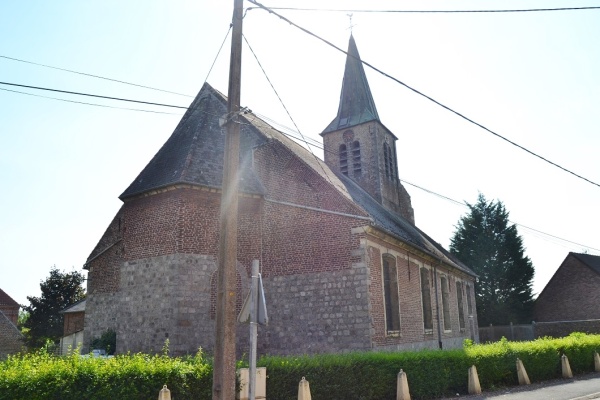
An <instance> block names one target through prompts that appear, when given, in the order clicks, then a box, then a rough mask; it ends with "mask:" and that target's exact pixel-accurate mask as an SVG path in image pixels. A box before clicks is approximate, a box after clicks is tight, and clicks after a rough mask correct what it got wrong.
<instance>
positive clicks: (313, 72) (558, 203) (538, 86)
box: [0, 0, 600, 304]
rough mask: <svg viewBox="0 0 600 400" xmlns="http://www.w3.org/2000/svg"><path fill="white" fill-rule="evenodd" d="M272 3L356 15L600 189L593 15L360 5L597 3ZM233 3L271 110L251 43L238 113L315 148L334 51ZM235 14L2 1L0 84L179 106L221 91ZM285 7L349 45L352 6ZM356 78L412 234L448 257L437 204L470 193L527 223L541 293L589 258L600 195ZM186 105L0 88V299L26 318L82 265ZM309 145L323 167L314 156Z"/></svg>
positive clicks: (599, 98)
mask: <svg viewBox="0 0 600 400" xmlns="http://www.w3.org/2000/svg"><path fill="white" fill-rule="evenodd" d="M265 5H267V6H271V7H298V6H299V5H301V6H302V7H305V8H318V9H321V10H322V9H338V10H339V9H342V8H343V9H346V10H348V9H352V10H355V11H354V12H353V13H352V14H353V15H352V20H351V21H352V34H353V35H354V38H355V40H356V43H357V46H358V49H359V52H360V55H361V58H362V59H363V60H364V61H367V62H369V63H370V64H372V65H373V66H375V67H377V68H378V69H380V70H382V71H384V72H386V73H387V74H389V75H391V76H393V77H395V78H396V79H398V80H400V81H401V82H403V83H405V84H406V85H409V86H410V87H412V88H415V89H416V90H418V91H420V92H422V93H424V94H426V95H427V96H429V97H430V98H433V99H435V100H436V101H438V102H440V103H442V104H444V105H445V106H447V107H449V108H451V109H453V110H455V111H456V112H458V113H460V114H462V115H464V116H466V117H468V118H469V119H471V120H473V121H475V122H477V123H479V124H481V125H483V126H485V127H486V128H488V129H490V130H492V131H494V132H496V133H498V134H500V135H502V136H504V137H506V138H507V139H509V140H511V141H513V142H516V143H518V144H519V145H521V146H523V147H525V148H527V149H529V150H531V151H533V152H535V153H537V154H539V155H541V156H543V157H545V158H547V159H548V160H551V161H552V162H554V163H556V164H559V165H560V166H562V167H564V168H566V169H569V170H571V171H573V172H575V173H577V174H579V175H581V176H583V177H585V178H587V179H589V180H590V181H592V182H595V183H600V163H599V162H598V149H599V148H600V134H599V133H600V132H599V129H600V112H598V105H599V104H600V75H599V74H598V71H600V46H598V41H597V38H598V37H600V23H598V22H599V21H600V10H578V11H552V12H522V13H517V12H512V13H391V12H385V13H384V12H359V11H357V10H366V9H368V10H492V9H498V7H499V6H501V7H503V8H504V9H524V8H527V9H532V8H559V7H592V6H600V2H599V1H597V0H596V1H587V0H569V1H566V0H561V1H559V0H544V1H537V0H526V1H510V0H507V1H503V2H495V1H486V0H478V1H447V0H445V1H435V0H430V1H427V2H423V1H418V2H417V1H401V0H395V1H376V0H374V1H369V2H364V1H349V0H348V1H344V2H341V1H334V0H320V1H311V0H304V1H302V2H297V1H296V2H294V1H286V0H277V1H275V0H271V1H267V0H265ZM244 7H245V8H250V9H248V10H247V11H246V13H245V18H244V22H243V24H244V28H243V29H244V35H245V37H246V39H247V42H248V44H249V45H250V46H251V48H252V50H253V52H254V54H256V58H257V59H258V61H260V64H261V65H262V67H263V68H264V70H265V72H266V75H267V76H268V78H269V80H270V81H271V83H272V85H273V86H274V87H275V89H276V91H277V93H278V94H279V97H280V98H281V102H280V101H279V99H278V97H277V95H275V93H274V91H273V89H272V88H271V85H270V84H269V82H268V81H267V79H266V77H265V74H264V73H263V72H262V71H261V69H260V67H259V66H258V63H257V61H256V59H255V57H254V55H253V54H252V52H251V51H250V48H249V47H248V45H247V44H246V43H244V48H243V55H242V87H241V93H242V101H241V102H242V105H243V106H248V107H249V108H250V109H252V110H253V111H254V112H255V113H258V114H260V115H262V116H266V117H268V118H269V119H270V120H273V121H276V123H277V125H275V126H276V127H280V129H282V130H284V132H289V131H290V130H292V129H291V128H289V127H294V125H296V126H297V128H298V129H299V130H300V132H301V133H302V134H303V135H304V136H306V137H307V138H310V139H314V140H317V141H319V142H320V141H321V138H320V136H319V133H320V132H321V131H322V130H323V129H324V128H325V127H326V126H327V125H328V123H329V122H330V121H331V120H332V119H333V118H334V117H335V115H336V112H337V107H338V101H339V95H340V89H341V82H342V74H343V70H344V61H345V55H344V54H342V53H340V52H338V51H336V50H334V49H332V48H331V47H329V46H327V45H325V44H323V43H322V42H320V41H319V40H317V39H315V38H314V37H311V36H309V35H308V34H306V33H304V32H302V31H300V30H298V29H297V28H295V27H294V26H292V25H290V24H288V23H287V22H284V21H282V20H280V19H279V18H277V17H276V16H274V15H271V14H269V13H267V12H265V11H263V10H259V9H255V8H251V7H254V6H253V5H252V4H251V3H249V2H245V3H244ZM365 7H367V8H365ZM232 9H233V1H223V0H218V1H217V0H196V1H184V0H170V1H159V0H156V1H151V2H148V1H133V0H131V1H126V2H124V1H117V0H103V1H96V0H93V1H85V2H82V1H75V0H73V1H70V0H61V1H57V2H47V1H41V0H32V1H27V2H24V1H16V0H9V1H5V2H3V3H2V5H1V6H0V10H1V12H0V81H2V82H6V83H13V84H21V85H28V86H38V87H45V88H52V89H59V90H65V91H74V92H85V93H91V94H96V95H102V96H109V97H119V98H127V99H136V100H142V101H147V102H155V103H164V104H171V105H177V106H183V107H187V106H188V105H189V103H190V102H191V101H192V97H189V96H195V95H196V94H197V92H198V91H199V90H200V88H201V86H202V84H203V83H204V81H205V80H206V79H207V77H208V82H209V83H210V84H211V85H212V86H213V87H215V88H216V89H217V90H219V91H221V92H222V93H227V84H228V67H229V52H230V38H231V36H227V38H226V34H227V32H228V29H229V24H230V22H231V16H232ZM278 12H280V13H281V14H282V15H284V16H286V17H287V18H289V19H290V20H291V21H293V22H295V23H297V24H299V25H301V26H302V27H304V28H306V29H307V30H309V31H311V32H313V33H315V34H317V35H319V36H321V37H323V38H325V39H327V40H328V41H330V42H332V43H333V44H335V45H337V46H338V47H341V48H343V49H346V48H347V46H348V39H349V35H350V18H349V16H348V15H347V14H349V12H347V11H341V12H325V11H298V10H280V11H278ZM225 39H226V41H225V42H224V40H225ZM222 43H224V45H223V48H222V50H221V51H220V52H219V49H220V47H221V45H222ZM14 59H18V60H22V61H16V60H14ZM23 61H27V62H29V63H26V62H23ZM213 62H214V67H213V68H212V70H211V65H213ZM32 63H36V64H44V65H47V66H52V67H56V68H62V69H68V70H72V71H76V72H80V73H85V74H90V75H96V76H101V77H105V78H110V79H114V80H119V81H123V82H128V83H134V84H137V85H142V86H148V87H152V88H158V89H162V90H165V91H170V92H176V93H179V94H172V93H167V92H164V91H157V90H150V89H147V88H142V87H138V86H132V85H127V84H124V83H118V82H114V81H110V80H107V79H99V78H93V77H90V76H87V75H82V74H76V73H70V72H66V71H62V70H58V69H53V68H48V67H42V66H40V65H35V64H32ZM209 72H210V73H209ZM366 73H367V78H368V80H369V84H370V87H371V90H372V93H373V97H374V99H375V104H376V106H377V110H378V112H379V116H380V119H381V121H382V123H383V124H384V125H385V126H386V127H388V128H389V129H390V130H391V131H392V132H394V134H395V135H396V136H397V137H398V141H397V153H398V164H399V176H400V178H401V179H402V180H403V182H404V186H405V187H406V189H407V190H408V192H409V194H410V195H411V198H412V205H413V207H414V209H415V220H416V225H417V226H418V227H420V228H421V229H422V230H424V231H425V232H426V233H427V234H428V235H429V236H431V237H432V238H433V239H435V240H436V241H438V242H439V243H441V244H442V245H443V246H444V247H446V248H447V247H448V246H449V243H450V238H451V236H452V234H453V233H454V231H455V229H456V224H457V222H458V220H459V218H460V217H461V216H463V215H465V214H466V213H467V212H468V208H466V207H465V206H464V205H460V204H456V203H454V202H452V201H450V200H448V198H449V199H453V200H456V201H458V202H469V203H474V202H476V200H477V196H478V194H479V193H482V194H483V195H484V196H486V198H487V199H488V200H500V201H502V202H503V203H504V205H505V207H506V209H507V210H508V211H509V213H510V220H511V221H512V222H514V223H517V224H519V225H518V230H519V234H520V235H521V236H522V238H523V242H524V246H525V249H526V250H525V254H526V255H527V256H529V257H530V258H531V260H532V262H533V265H534V268H535V278H534V282H533V290H534V293H539V292H541V290H542V289H543V288H544V286H545V285H546V283H547V282H548V280H549V279H550V278H551V277H552V275H553V274H554V272H555V271H556V269H557V268H558V267H559V266H560V264H561V262H562V261H563V260H564V258H565V257H566V256H567V254H568V253H569V252H570V251H572V252H579V253H582V252H588V253H589V254H596V255H600V235H599V234H598V227H599V226H600V213H599V212H598V205H599V204H600V187H599V186H598V185H595V184H592V183H589V182H587V181H585V180H582V179H579V178H577V177H575V176H573V175H571V174H569V173H567V172H565V171H563V170H561V169H558V168H557V167H555V166H552V165H550V164H548V163H546V162H544V161H542V160H540V159H539V158H536V157H533V156H532V155H530V154H528V153H526V152H525V151H523V150H521V149H519V148H517V147H515V146H513V145H511V144H509V143H507V142H505V141H503V140H501V139H499V138H498V137H496V136H494V135H492V134H491V133H489V132H487V131H485V130H483V129H482V128H480V127H478V126H476V125H474V124H473V123H471V122H468V121H466V120H465V119H463V118H461V117H459V116H457V115H456V114H454V113H452V112H449V111H448V110H447V109H445V108H443V107H441V106H439V105H437V104H435V103H433V102H432V101H430V100H428V99H426V98H425V97H423V96H421V95H418V94H416V93H415V92H414V91H411V90H409V89H407V88H406V87H405V86H402V85H400V84H399V83H397V82H395V81H393V80H391V79H389V78H386V77H384V76H383V75H381V74H379V73H377V72H375V71H373V70H371V69H369V68H366ZM11 91H12V92H11ZM14 91H18V92H23V93H28V94H23V93H16V92H14ZM181 94H183V95H181ZM184 95H187V96H184ZM38 96H47V97H54V98H58V99H62V100H67V101H59V100H54V99H48V98H43V97H38ZM74 102H86V103H93V104H96V105H85V104H80V103H74ZM282 103H283V104H284V105H285V107H286V108H287V110H288V111H289V114H290V115H291V118H292V119H290V117H289V116H288V114H287V113H286V111H285V109H284V107H283V106H282ZM115 107H120V108H115ZM122 108H129V109H130V110H126V109H122ZM131 109H139V110H145V111H144V112H142V111H135V110H131ZM183 111H184V110H182V109H178V108H168V107H159V106H151V105H143V104H136V103H127V102H118V101H114V100H106V99H99V98H91V97H81V96H74V95H68V94H65V93H56V92H48V91H40V90H34V89H30V88H23V87H15V86H8V85H4V84H0V183H1V185H2V192H3V193H2V196H0V271H1V273H0V276H1V279H0V288H2V289H3V290H4V291H5V292H7V293H8V294H9V295H10V296H11V297H13V298H14V299H15V300H16V301H17V302H19V303H21V304H28V301H27V296H39V295H40V289H39V283H40V281H42V280H44V279H45V278H46V277H47V276H48V274H49V270H50V268H51V267H52V266H56V267H57V268H59V269H61V270H64V271H73V270H76V271H83V270H82V268H83V264H84V263H85V261H86V259H87V257H88V256H89V254H90V253H91V251H92V250H93V249H94V247H95V246H96V244H97V243H98V241H99V240H100V238H101V236H102V234H103V233H104V231H105V229H106V228H107V227H108V224H109V223H110V221H111V220H112V218H113V217H114V215H115V214H116V212H117V211H118V209H119V208H120V206H121V204H122V202H121V201H120V200H119V199H118V196H119V195H120V194H121V193H122V192H123V191H124V190H125V189H126V188H127V186H128V185H129V184H130V183H131V182H132V181H133V180H134V179H135V177H136V176H137V174H138V173H139V172H140V171H141V170H142V169H143V167H144V166H145V165H146V164H147V163H148V162H149V161H150V159H151V158H152V156H153V155H154V154H155V153H156V152H157V151H158V150H159V148H160V146H161V145H162V144H163V143H164V142H165V141H166V140H167V139H168V137H169V136H170V135H171V133H172V132H173V130H174V128H175V126H176V125H177V123H178V122H179V120H180V118H181V116H182V115H183ZM293 130H296V128H295V127H294V128H293ZM313 151H314V152H315V154H317V155H318V156H320V157H322V151H320V150H319V149H318V148H314V149H313ZM414 185H417V186H418V187H417V186H414ZM419 187H420V188H419ZM421 188H425V189H427V190H428V191H425V190H423V189H421ZM432 192H433V193H432ZM436 194H439V195H442V196H445V197H446V198H444V197H440V196H438V195H436ZM83 272H84V273H85V271H83Z"/></svg>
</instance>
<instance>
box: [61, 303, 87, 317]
mask: <svg viewBox="0 0 600 400" xmlns="http://www.w3.org/2000/svg"><path fill="white" fill-rule="evenodd" d="M82 311H85V299H83V300H79V301H78V302H77V303H75V304H71V305H70V306H69V307H67V308H65V309H63V310H62V311H60V313H61V314H68V313H76V312H82Z"/></svg>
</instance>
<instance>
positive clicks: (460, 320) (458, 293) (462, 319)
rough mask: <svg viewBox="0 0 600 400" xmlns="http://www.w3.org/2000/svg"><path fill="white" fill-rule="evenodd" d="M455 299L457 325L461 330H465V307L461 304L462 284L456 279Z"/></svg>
mask: <svg viewBox="0 0 600 400" xmlns="http://www.w3.org/2000/svg"><path fill="white" fill-rule="evenodd" d="M456 301H457V302H458V327H459V329H460V330H461V331H464V330H465V309H464V305H463V285H462V282H459V281H456Z"/></svg>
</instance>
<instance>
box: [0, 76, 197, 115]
mask: <svg viewBox="0 0 600 400" xmlns="http://www.w3.org/2000/svg"><path fill="white" fill-rule="evenodd" d="M0 85H8V86H17V87H24V88H28V89H37V90H47V91H50V92H57V93H66V94H74V95H77V96H88V97H96V98H99V99H108V100H118V101H127V102H130V103H139V104H149V105H152V106H161V107H171V108H181V109H183V110H187V109H188V108H187V107H182V106H174V105H172V104H163V103H153V102H150V101H142V100H132V99H124V98H121V97H111V96H101V95H98V94H91V93H81V92H71V91H68V90H60V89H50V88H44V87H39V86H30V85H21V84H18V83H9V82H0Z"/></svg>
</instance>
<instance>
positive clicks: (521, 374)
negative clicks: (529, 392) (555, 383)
mask: <svg viewBox="0 0 600 400" xmlns="http://www.w3.org/2000/svg"><path fill="white" fill-rule="evenodd" d="M517 378H519V385H529V384H531V381H530V380H529V376H527V371H526V370H525V366H524V365H523V361H521V360H519V359H518V358H517Z"/></svg>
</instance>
